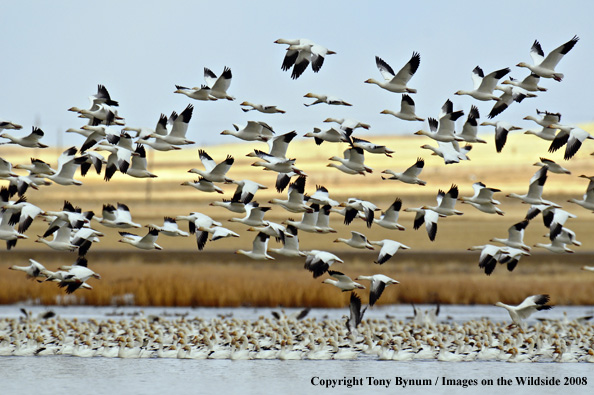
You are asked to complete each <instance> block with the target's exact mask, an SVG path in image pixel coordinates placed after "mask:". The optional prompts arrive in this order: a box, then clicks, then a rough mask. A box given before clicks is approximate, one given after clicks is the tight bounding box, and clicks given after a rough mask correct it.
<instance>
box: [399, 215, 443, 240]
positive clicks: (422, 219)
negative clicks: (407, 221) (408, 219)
mask: <svg viewBox="0 0 594 395" xmlns="http://www.w3.org/2000/svg"><path fill="white" fill-rule="evenodd" d="M404 211H406V212H413V213H416V214H415V218H414V222H413V229H414V230H417V229H419V228H420V227H421V225H423V224H425V229H426V230H427V235H428V236H429V240H431V241H435V236H436V235H437V220H438V219H439V214H438V213H437V212H435V211H433V210H425V209H423V208H405V209H404Z"/></svg>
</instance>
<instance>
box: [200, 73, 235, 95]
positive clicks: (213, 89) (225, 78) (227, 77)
mask: <svg viewBox="0 0 594 395" xmlns="http://www.w3.org/2000/svg"><path fill="white" fill-rule="evenodd" d="M232 78H233V75H232V74H231V69H230V68H229V67H225V68H224V69H223V72H222V73H221V75H220V76H219V77H217V75H216V74H215V73H213V72H212V70H210V69H209V68H206V67H205V68H204V80H205V81H206V85H208V87H209V88H210V95H211V96H213V97H215V98H217V99H227V100H235V98H234V97H233V96H230V95H229V94H228V93H227V90H228V89H229V86H230V85H231V79H232Z"/></svg>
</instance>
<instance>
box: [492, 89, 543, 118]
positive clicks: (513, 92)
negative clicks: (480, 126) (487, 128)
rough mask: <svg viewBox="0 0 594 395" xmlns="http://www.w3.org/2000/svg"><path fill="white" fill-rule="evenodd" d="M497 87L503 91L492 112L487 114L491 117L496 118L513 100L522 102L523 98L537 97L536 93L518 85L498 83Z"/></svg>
mask: <svg viewBox="0 0 594 395" xmlns="http://www.w3.org/2000/svg"><path fill="white" fill-rule="evenodd" d="M495 89H497V90H500V91H502V92H503V93H502V94H501V96H499V98H498V99H497V103H495V104H494V105H493V108H492V109H491V112H489V115H488V116H487V118H489V119H492V118H495V117H496V116H497V115H499V114H501V113H502V112H503V111H505V110H506V109H507V108H508V107H509V106H510V105H511V104H512V103H513V102H517V103H521V102H522V100H524V99H526V98H527V97H536V95H535V94H534V93H530V92H528V91H527V90H525V89H522V88H519V87H517V86H508V85H505V86H499V85H498V86H497V87H496V88H495Z"/></svg>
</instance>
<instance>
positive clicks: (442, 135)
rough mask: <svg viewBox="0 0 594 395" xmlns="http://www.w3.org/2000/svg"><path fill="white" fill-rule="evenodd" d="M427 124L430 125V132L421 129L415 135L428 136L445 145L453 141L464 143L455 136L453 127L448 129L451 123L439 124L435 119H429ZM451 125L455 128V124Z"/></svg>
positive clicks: (460, 138)
mask: <svg viewBox="0 0 594 395" xmlns="http://www.w3.org/2000/svg"><path fill="white" fill-rule="evenodd" d="M427 122H428V123H429V131H426V130H423V129H421V130H419V131H417V132H415V133H414V134H416V135H418V136H427V137H430V138H432V139H433V140H435V141H439V142H443V143H449V142H451V141H463V138H462V137H459V136H458V135H456V134H454V128H453V127H452V128H450V127H448V126H449V125H450V123H442V122H438V121H437V119H435V118H428V119H427ZM451 125H452V126H453V124H451Z"/></svg>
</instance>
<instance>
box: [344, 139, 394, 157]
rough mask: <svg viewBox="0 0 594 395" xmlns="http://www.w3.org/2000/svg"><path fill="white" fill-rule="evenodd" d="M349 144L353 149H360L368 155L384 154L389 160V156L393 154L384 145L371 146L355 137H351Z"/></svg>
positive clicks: (370, 143) (371, 144)
mask: <svg viewBox="0 0 594 395" xmlns="http://www.w3.org/2000/svg"><path fill="white" fill-rule="evenodd" d="M351 142H352V146H353V147H354V148H361V149H363V150H365V151H367V152H369V153H370V154H384V155H386V156H388V157H390V158H391V157H392V155H391V154H393V153H394V151H393V150H391V149H389V148H388V147H386V146H385V145H379V144H373V143H372V142H370V141H368V140H363V139H360V138H357V137H352V138H351Z"/></svg>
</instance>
